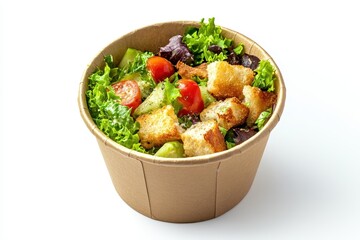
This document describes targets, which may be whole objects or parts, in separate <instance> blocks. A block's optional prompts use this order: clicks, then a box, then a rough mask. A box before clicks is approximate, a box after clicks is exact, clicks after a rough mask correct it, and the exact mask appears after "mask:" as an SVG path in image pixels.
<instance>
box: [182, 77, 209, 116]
mask: <svg viewBox="0 0 360 240" xmlns="http://www.w3.org/2000/svg"><path fill="white" fill-rule="evenodd" d="M178 83H179V86H178V88H179V89H180V94H181V97H179V98H178V101H179V102H180V103H181V104H182V105H183V108H182V109H181V110H180V111H179V113H178V115H179V116H183V115H186V114H191V113H200V112H201V111H202V110H203V109H204V101H203V100H202V98H201V92H200V88H199V86H198V85H197V83H196V82H195V81H193V80H191V79H181V80H179V81H178Z"/></svg>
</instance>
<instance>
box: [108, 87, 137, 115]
mask: <svg viewBox="0 0 360 240" xmlns="http://www.w3.org/2000/svg"><path fill="white" fill-rule="evenodd" d="M112 87H113V88H114V90H115V94H116V95H117V96H119V97H120V104H121V105H123V106H127V107H128V108H131V112H134V110H135V109H136V108H137V107H138V106H139V105H140V103H141V92H140V88H139V85H138V84H137V82H136V81H135V80H123V81H120V82H117V83H114V84H113V85H112Z"/></svg>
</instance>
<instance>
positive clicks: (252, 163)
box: [78, 21, 285, 222]
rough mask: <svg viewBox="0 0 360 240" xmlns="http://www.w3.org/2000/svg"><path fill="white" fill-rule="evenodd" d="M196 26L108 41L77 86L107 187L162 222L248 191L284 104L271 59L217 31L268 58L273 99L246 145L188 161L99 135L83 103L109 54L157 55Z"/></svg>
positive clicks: (153, 29)
mask: <svg viewBox="0 0 360 240" xmlns="http://www.w3.org/2000/svg"><path fill="white" fill-rule="evenodd" d="M189 25H192V26H194V25H198V23H197V22H188V21H185V22H167V23H159V24H155V25H151V26H147V27H144V28H141V29H138V30H135V31H133V32H130V33H128V34H126V35H124V36H123V37H120V38H119V39H117V40H115V41H114V42H112V43H111V44H110V45H108V46H107V47H105V48H104V49H103V50H102V51H101V52H100V53H99V54H98V55H97V56H96V57H95V58H94V59H93V61H92V62H91V63H90V64H89V66H88V68H87V69H86V71H85V73H84V75H83V78H82V81H81V83H80V88H79V98H78V104H79V108H80V114H81V116H82V118H83V120H84V122H85V124H86V126H87V127H88V128H89V130H90V131H91V132H92V134H93V135H95V137H96V139H97V141H98V144H99V147H100V150H101V152H102V155H103V157H104V160H105V163H106V166H107V169H108V171H109V174H110V176H111V179H112V182H113V185H114V187H115V189H116V191H117V192H118V194H119V195H120V196H121V198H122V199H123V200H124V201H125V202H126V203H127V204H128V205H129V206H131V207H132V208H133V209H135V210H136V211H138V212H140V213H142V214H143V215H145V216H148V217H150V218H153V219H156V220H160V221H167V222H197V221H203V220H208V219H212V218H215V217H217V216H220V215H222V214H223V213H225V212H227V211H229V210H230V209H231V208H233V207H234V206H235V205H236V204H238V203H239V202H240V201H241V200H242V199H243V198H244V197H245V195H246V194H247V193H248V191H249V189H250V187H251V184H252V182H253V180H254V177H255V175H256V171H257V169H258V166H259V163H260V160H261V158H262V155H263V152H264V149H265V146H266V143H267V141H268V138H269V135H270V132H271V130H272V129H273V128H274V127H275V126H276V124H277V123H278V121H279V120H280V116H281V114H282V111H283V108H284V104H285V85H284V82H283V79H282V76H281V73H280V70H279V69H278V67H277V65H276V64H275V62H274V61H273V59H272V58H271V57H270V56H269V54H267V53H266V51H265V50H264V49H262V48H261V47H260V46H259V45H258V44H256V43H255V42H254V41H252V40H251V39H249V38H247V37H245V36H244V35H242V34H240V33H237V32H235V31H232V30H230V29H227V28H222V30H223V34H224V36H226V37H227V38H231V39H233V40H234V41H235V43H239V42H241V43H243V44H244V45H245V51H246V53H249V54H253V55H256V56H258V57H259V58H260V59H268V60H269V61H270V62H271V63H272V64H273V66H275V68H276V75H277V82H276V92H277V94H278V100H277V103H276V106H275V108H274V111H273V114H272V116H271V118H270V119H269V121H268V122H267V124H266V126H265V127H264V128H263V129H262V130H261V131H260V132H259V133H257V134H256V135H255V136H254V137H252V138H251V139H249V140H248V141H246V142H244V143H242V144H240V145H238V146H236V147H234V148H232V149H230V150H227V151H224V152H220V153H215V154H211V155H205V156H199V157H190V158H160V157H155V156H152V155H148V154H143V153H139V152H136V151H133V150H130V149H127V148H125V147H123V146H121V145H119V144H117V143H115V142H114V141H112V140H111V139H110V138H108V137H107V136H105V135H104V134H103V133H102V132H101V131H100V130H99V129H98V128H97V126H96V125H95V123H94V122H93V120H92V118H91V116H90V114H89V111H88V107H87V103H86V97H85V92H86V90H87V88H88V86H87V85H88V77H89V76H90V74H91V73H93V71H94V70H96V68H97V67H103V66H104V63H103V57H104V56H105V55H107V54H112V55H113V57H114V61H115V62H117V63H118V62H119V61H120V60H121V58H122V56H123V54H124V53H125V51H126V49H127V48H128V47H132V48H136V49H139V50H149V51H153V52H158V50H159V47H161V46H165V45H166V44H167V43H168V40H169V38H170V37H172V36H174V35H176V34H183V33H184V30H185V28H186V27H187V26H189Z"/></svg>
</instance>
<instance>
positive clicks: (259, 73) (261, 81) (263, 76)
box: [252, 60, 276, 92]
mask: <svg viewBox="0 0 360 240" xmlns="http://www.w3.org/2000/svg"><path fill="white" fill-rule="evenodd" d="M254 71H255V72H256V75H255V77H254V81H253V83H252V86H253V87H258V88H260V89H261V90H263V91H268V92H273V91H275V84H274V83H275V79H276V77H275V68H274V67H273V66H272V65H271V63H270V62H269V60H261V61H260V62H259V66H258V67H257V68H256V69H255V70H254Z"/></svg>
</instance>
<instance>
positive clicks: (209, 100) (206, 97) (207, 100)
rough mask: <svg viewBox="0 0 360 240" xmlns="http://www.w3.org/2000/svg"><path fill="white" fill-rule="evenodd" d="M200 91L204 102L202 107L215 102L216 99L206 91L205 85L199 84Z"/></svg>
mask: <svg viewBox="0 0 360 240" xmlns="http://www.w3.org/2000/svg"><path fill="white" fill-rule="evenodd" d="M199 88H200V92H201V98H202V100H203V102H204V107H207V106H209V105H210V103H212V102H215V101H216V99H215V98H214V97H213V96H212V95H211V94H210V93H209V92H208V90H207V89H206V87H205V86H199Z"/></svg>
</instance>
